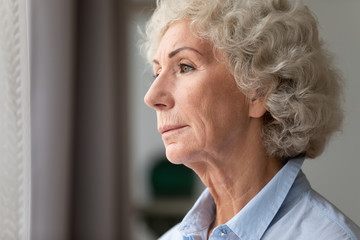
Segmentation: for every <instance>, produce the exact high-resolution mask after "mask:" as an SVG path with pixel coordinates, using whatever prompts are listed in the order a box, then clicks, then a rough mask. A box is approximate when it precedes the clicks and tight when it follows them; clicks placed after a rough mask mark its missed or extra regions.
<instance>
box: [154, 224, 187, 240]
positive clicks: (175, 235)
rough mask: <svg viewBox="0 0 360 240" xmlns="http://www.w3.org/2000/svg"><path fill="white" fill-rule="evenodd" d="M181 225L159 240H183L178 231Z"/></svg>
mask: <svg viewBox="0 0 360 240" xmlns="http://www.w3.org/2000/svg"><path fill="white" fill-rule="evenodd" d="M178 228H179V224H177V225H175V226H174V227H172V228H171V229H170V230H168V231H167V232H166V233H165V234H164V235H162V236H161V237H160V238H159V240H178V239H179V240H182V239H183V236H182V234H181V233H180V231H179V230H178Z"/></svg>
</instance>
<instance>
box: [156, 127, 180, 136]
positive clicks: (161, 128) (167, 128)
mask: <svg viewBox="0 0 360 240" xmlns="http://www.w3.org/2000/svg"><path fill="white" fill-rule="evenodd" d="M185 127H186V125H174V126H162V127H159V129H158V131H159V133H160V134H161V135H162V134H165V133H168V132H172V131H176V130H180V129H182V128H185Z"/></svg>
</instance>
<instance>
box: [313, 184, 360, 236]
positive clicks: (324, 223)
mask: <svg viewBox="0 0 360 240" xmlns="http://www.w3.org/2000/svg"><path fill="white" fill-rule="evenodd" d="M307 198H308V199H307V200H308V201H309V206H310V207H311V209H310V210H309V212H311V215H309V217H310V218H314V220H315V221H316V222H318V223H317V225H318V226H319V227H318V229H317V232H318V233H319V235H320V234H321V235H325V232H326V233H328V234H329V235H326V236H324V237H326V238H324V239H351V240H357V239H360V228H359V226H357V225H356V224H355V223H354V222H353V221H352V220H351V219H349V218H348V217H347V216H345V214H344V213H342V212H341V211H340V210H339V209H338V208H336V207H335V206H334V205H333V204H331V203H330V202H329V201H328V200H326V199H325V198H324V197H323V196H321V195H320V194H319V193H317V192H316V191H314V190H312V189H311V190H310V191H309V194H308V195H307Z"/></svg>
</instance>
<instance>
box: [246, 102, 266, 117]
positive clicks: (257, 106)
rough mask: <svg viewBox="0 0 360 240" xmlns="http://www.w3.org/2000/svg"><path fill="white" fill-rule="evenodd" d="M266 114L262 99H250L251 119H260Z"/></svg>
mask: <svg viewBox="0 0 360 240" xmlns="http://www.w3.org/2000/svg"><path fill="white" fill-rule="evenodd" d="M265 113H266V108H265V103H264V99H263V98H256V99H251V100H250V102H249V116H250V117H252V118H261V117H263V116H264V114H265Z"/></svg>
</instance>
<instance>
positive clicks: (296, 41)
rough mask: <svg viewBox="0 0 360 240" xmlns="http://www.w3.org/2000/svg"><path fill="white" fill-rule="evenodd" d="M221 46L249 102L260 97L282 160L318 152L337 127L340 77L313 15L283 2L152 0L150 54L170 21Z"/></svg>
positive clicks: (267, 142)
mask: <svg viewBox="0 0 360 240" xmlns="http://www.w3.org/2000/svg"><path fill="white" fill-rule="evenodd" d="M180 20H188V21H189V22H190V26H191V29H192V31H193V33H194V34H196V35H197V36H198V37H200V38H202V39H207V40H210V41H211V42H212V43H213V45H214V49H218V50H221V51H223V53H224V54H225V56H226V57H227V60H228V68H229V71H231V73H232V74H233V76H234V78H235V81H236V83H237V85H238V86H239V88H240V89H241V90H242V91H243V92H244V93H245V94H246V95H247V96H248V97H249V98H251V99H255V98H259V97H261V98H263V99H264V102H265V105H266V109H267V113H266V114H265V116H264V126H263V144H264V146H265V148H266V149H267V151H268V154H269V155H271V156H275V157H277V158H280V159H286V158H289V157H294V156H296V155H299V154H301V153H305V154H306V156H307V157H309V158H314V157H317V156H318V155H320V154H321V153H322V152H323V150H324V148H325V145H326V143H327V142H328V140H329V138H330V137H331V135H332V134H333V133H334V132H335V131H336V130H339V128H340V125H341V123H342V119H343V114H342V110H341V94H342V78H341V75H340V73H339V71H338V70H337V69H336V68H335V67H334V65H333V63H332V57H331V55H330V54H329V53H328V51H327V50H326V49H325V48H324V47H323V45H324V44H323V42H322V41H321V40H320V39H319V34H318V28H317V20H316V18H315V17H314V15H313V14H312V13H311V11H310V10H309V9H308V8H307V7H306V6H305V5H303V4H300V3H297V4H295V5H294V6H292V5H291V4H290V3H289V2H288V1H287V0H226V1H224V0H181V1H178V0H157V8H156V9H155V12H154V14H153V15H152V17H151V19H150V21H149V22H148V25H147V28H146V37H147V39H146V50H147V57H148V59H149V60H150V61H152V60H153V57H154V54H155V51H156V50H157V48H158V46H159V43H160V41H161V38H162V37H163V35H164V34H165V32H166V31H167V29H168V28H169V27H170V25H172V24H173V23H174V22H177V21H180Z"/></svg>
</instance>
